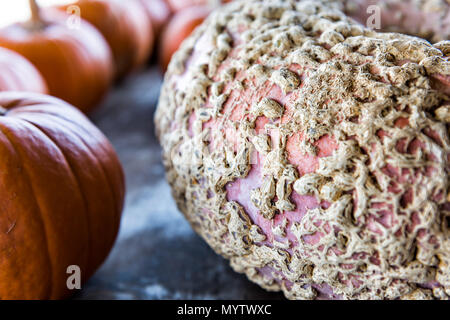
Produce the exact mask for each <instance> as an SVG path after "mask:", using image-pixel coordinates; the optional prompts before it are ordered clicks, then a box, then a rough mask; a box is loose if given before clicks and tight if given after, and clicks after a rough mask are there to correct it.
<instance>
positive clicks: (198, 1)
mask: <svg viewBox="0 0 450 320" xmlns="http://www.w3.org/2000/svg"><path fill="white" fill-rule="evenodd" d="M166 1H167V3H168V5H169V6H170V8H171V9H172V11H173V12H178V11H180V10H183V9H186V8H189V7H193V6H198V5H217V4H218V3H228V2H231V1H232V0H221V1H218V0H166Z"/></svg>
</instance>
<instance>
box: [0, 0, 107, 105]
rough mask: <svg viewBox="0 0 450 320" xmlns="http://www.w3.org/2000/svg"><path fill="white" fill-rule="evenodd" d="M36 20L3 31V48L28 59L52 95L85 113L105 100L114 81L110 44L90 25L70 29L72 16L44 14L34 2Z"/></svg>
mask: <svg viewBox="0 0 450 320" xmlns="http://www.w3.org/2000/svg"><path fill="white" fill-rule="evenodd" d="M30 4H31V8H32V12H33V15H32V19H31V20H30V21H28V22H26V23H17V24H14V25H10V26H8V27H5V28H3V29H1V30H0V47H5V48H9V49H11V50H14V51H16V52H18V53H20V54H22V55H23V56H24V57H26V58H27V59H28V60H29V61H30V62H31V63H33V64H34V66H35V67H36V68H37V69H38V70H39V71H40V73H41V74H42V76H43V77H44V79H45V80H46V82H47V85H48V87H49V92H50V94H51V95H53V96H56V97H58V98H61V99H63V100H65V101H67V102H69V103H71V104H73V105H74V106H76V107H78V108H79V109H81V110H82V111H84V112H88V111H90V110H92V109H93V108H94V107H95V106H96V105H97V104H98V103H99V102H100V101H101V99H102V98H103V96H104V95H105V93H106V92H107V90H108V88H109V86H110V84H111V81H112V72H113V65H112V58H111V51H110V49H109V47H108V44H107V43H106V42H105V40H104V38H103V37H102V35H101V34H100V33H99V32H98V31H97V30H95V28H94V27H93V26H91V25H90V24H88V23H86V22H84V21H79V24H78V25H75V27H74V28H70V27H69V26H68V23H67V22H68V21H69V20H68V15H66V14H62V13H61V12H50V11H48V10H46V11H44V12H41V11H40V10H39V8H38V7H37V5H36V3H35V0H30Z"/></svg>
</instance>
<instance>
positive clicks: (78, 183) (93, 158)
mask: <svg viewBox="0 0 450 320" xmlns="http://www.w3.org/2000/svg"><path fill="white" fill-rule="evenodd" d="M0 106H1V108H0V190H1V194H2V201H1V203H0V206H1V212H2V215H1V216H0V252H1V259H0V300H4V299H60V298H65V297H68V296H69V295H70V293H71V292H70V291H69V290H68V288H67V286H66V281H67V277H68V276H69V275H68V274H67V273H66V272H67V268H68V267H69V266H72V265H76V266H79V267H80V269H81V275H82V282H85V281H86V280H87V279H88V278H89V277H90V276H91V275H92V274H93V273H94V271H95V270H96V269H97V268H98V267H99V265H100V264H101V263H102V262H103V261H104V259H105V258H106V256H107V255H108V253H109V251H110V249H111V247H112V245H113V243H114V241H115V238H116V235H117V231H118V229H119V224H120V217H121V212H122V207H123V200H124V192H125V187H124V176H123V171H122V167H121V164H120V162H119V160H118V158H117V155H116V153H115V151H114V150H113V147H112V146H111V144H110V143H109V141H108V140H107V138H106V137H105V136H104V135H103V134H102V133H101V132H100V131H99V130H98V129H97V128H96V127H95V126H94V125H93V124H92V123H91V122H90V121H89V120H88V119H87V118H86V117H85V116H84V115H83V114H82V113H81V112H79V111H78V110H76V109H75V108H74V107H72V106H70V105H69V104H67V103H65V102H63V101H61V100H59V99H57V98H54V97H50V96H46V95H40V94H34V93H18V92H2V93H0Z"/></svg>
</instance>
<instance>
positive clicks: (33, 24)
mask: <svg viewBox="0 0 450 320" xmlns="http://www.w3.org/2000/svg"><path fill="white" fill-rule="evenodd" d="M28 6H29V7H30V11H31V18H30V21H29V22H28V25H29V28H30V29H31V30H40V29H43V28H45V26H46V25H47V24H46V23H45V21H44V19H43V18H42V16H41V8H40V7H39V5H38V4H37V2H36V0H28Z"/></svg>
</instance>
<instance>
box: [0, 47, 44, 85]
mask: <svg viewBox="0 0 450 320" xmlns="http://www.w3.org/2000/svg"><path fill="white" fill-rule="evenodd" d="M0 91H28V92H36V93H47V92H48V89H47V84H46V83H45V80H44V78H42V76H41V74H40V73H39V71H37V69H36V68H35V67H34V66H33V65H32V64H31V63H30V62H29V61H28V60H27V59H25V58H24V57H22V56H21V55H20V54H18V53H15V52H14V51H11V50H8V49H5V48H0Z"/></svg>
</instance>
